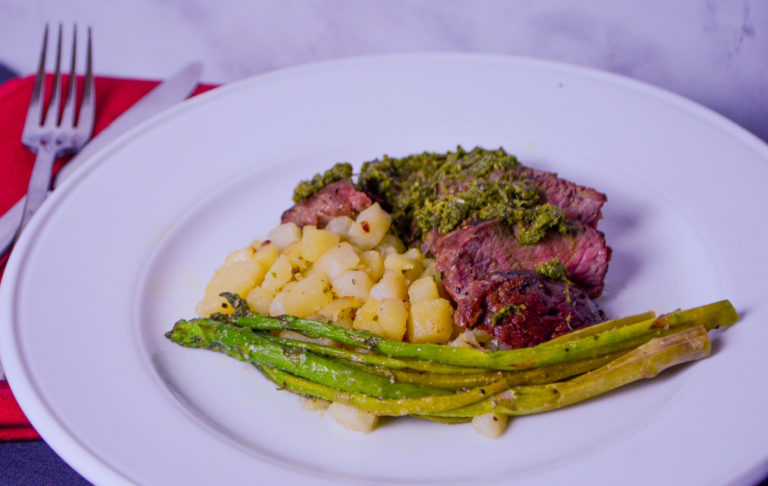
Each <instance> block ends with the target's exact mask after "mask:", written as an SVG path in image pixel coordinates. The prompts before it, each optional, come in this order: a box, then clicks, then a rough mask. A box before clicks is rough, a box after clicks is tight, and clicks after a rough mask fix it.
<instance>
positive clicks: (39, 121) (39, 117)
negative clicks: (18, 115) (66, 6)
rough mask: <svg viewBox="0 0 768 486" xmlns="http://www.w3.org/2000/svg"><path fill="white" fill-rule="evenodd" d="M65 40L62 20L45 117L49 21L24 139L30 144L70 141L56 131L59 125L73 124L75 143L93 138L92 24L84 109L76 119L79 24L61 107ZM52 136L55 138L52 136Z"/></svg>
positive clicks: (88, 45) (87, 53) (84, 89)
mask: <svg viewBox="0 0 768 486" xmlns="http://www.w3.org/2000/svg"><path fill="white" fill-rule="evenodd" d="M61 43H62V25H61V24H59V29H58V38H57V40H56V65H55V71H54V81H53V87H52V91H51V97H50V102H49V104H48V110H47V111H46V113H45V117H43V105H44V98H45V83H46V75H45V64H46V53H47V48H48V25H46V26H45V31H44V33H43V47H42V51H41V53H40V64H39V66H38V69H37V75H36V76H35V84H34V87H33V89H32V97H31V99H30V102H29V109H28V110H27V119H26V121H25V124H24V128H25V130H24V135H25V137H24V138H25V140H24V143H25V144H26V145H27V146H30V147H33V146H34V145H36V143H43V144H47V143H56V144H57V145H66V144H64V143H62V141H60V140H58V139H56V138H55V136H54V132H56V128H57V127H59V126H62V127H68V128H70V134H71V136H72V137H73V139H72V140H70V141H69V142H74V145H81V144H82V143H84V142H85V140H87V139H88V138H89V136H90V134H91V131H92V130H93V122H94V106H95V99H94V94H93V93H94V89H93V67H92V65H93V54H92V46H91V28H90V27H88V43H87V50H86V71H85V82H84V85H83V94H82V99H81V103H80V113H79V114H78V116H77V120H75V115H76V114H75V111H76V109H75V107H76V104H77V103H76V102H77V93H76V91H77V75H76V73H75V67H76V57H77V56H76V52H77V25H75V26H74V28H73V34H72V59H71V63H70V70H69V82H68V86H67V93H66V99H65V101H64V108H63V110H61V111H59V109H60V107H61V98H62V90H61ZM35 127H39V129H38V130H36V129H35ZM71 128H75V131H74V133H72V132H71ZM51 137H54V138H53V139H51ZM78 142H79V143H78ZM62 148H63V147H62Z"/></svg>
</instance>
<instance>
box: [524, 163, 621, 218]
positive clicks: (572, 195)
mask: <svg viewBox="0 0 768 486" xmlns="http://www.w3.org/2000/svg"><path fill="white" fill-rule="evenodd" d="M516 171H517V174H518V175H519V177H521V178H522V179H523V180H525V181H526V182H527V183H528V184H530V185H532V186H534V187H535V188H537V189H538V190H539V191H541V193H542V194H543V195H544V198H545V199H546V202H548V203H549V204H551V205H553V206H557V207H559V208H560V209H562V210H563V212H564V213H565V217H566V218H568V219H574V220H576V221H580V222H582V223H583V224H585V225H587V226H591V227H593V228H594V227H596V226H597V222H598V221H599V220H600V218H602V217H603V214H602V209H603V205H604V204H605V201H606V197H605V194H603V193H601V192H597V191H596V190H594V189H592V188H589V187H584V186H580V185H578V184H575V183H573V182H571V181H567V180H565V179H561V178H559V177H557V174H555V173H552V172H544V171H541V170H536V169H531V168H530V167H524V166H520V167H518V168H517V170H516Z"/></svg>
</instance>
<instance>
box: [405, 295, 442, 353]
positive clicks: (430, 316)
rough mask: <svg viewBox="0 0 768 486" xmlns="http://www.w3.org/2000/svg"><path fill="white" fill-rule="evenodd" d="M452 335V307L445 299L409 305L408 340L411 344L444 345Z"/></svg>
mask: <svg viewBox="0 0 768 486" xmlns="http://www.w3.org/2000/svg"><path fill="white" fill-rule="evenodd" d="M452 333H453V307H451V304H450V302H448V301H447V300H446V299H435V300H429V301H426V302H417V303H415V304H412V305H411V312H410V318H409V319H408V340H409V341H410V342H412V343H435V344H445V343H447V342H448V341H449V340H450V339H451V334H452Z"/></svg>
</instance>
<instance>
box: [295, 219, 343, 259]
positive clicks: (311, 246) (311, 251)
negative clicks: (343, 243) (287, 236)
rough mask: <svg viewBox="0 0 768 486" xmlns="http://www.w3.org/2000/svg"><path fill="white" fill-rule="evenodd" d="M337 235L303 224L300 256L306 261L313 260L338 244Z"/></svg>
mask: <svg viewBox="0 0 768 486" xmlns="http://www.w3.org/2000/svg"><path fill="white" fill-rule="evenodd" d="M339 241H340V239H339V235H337V234H334V233H331V232H330V231H326V230H322V229H317V228H316V227H314V226H305V227H304V232H303V233H302V235H301V246H302V256H303V257H304V259H305V260H307V261H308V262H315V261H316V260H317V259H318V258H319V257H320V255H322V254H323V253H325V252H326V251H328V250H330V249H331V248H333V247H334V246H336V245H338V244H339Z"/></svg>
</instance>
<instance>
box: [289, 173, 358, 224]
mask: <svg viewBox="0 0 768 486" xmlns="http://www.w3.org/2000/svg"><path fill="white" fill-rule="evenodd" d="M371 204H372V202H371V198H369V197H368V196H367V195H366V194H365V193H363V192H359V191H358V190H357V189H355V186H354V185H353V184H352V181H350V180H349V179H343V180H340V181H336V182H334V183H332V184H329V185H327V186H325V187H324V188H323V189H321V190H320V191H318V192H317V193H315V194H314V195H312V196H310V197H308V198H306V199H303V200H301V201H299V202H298V203H296V204H295V205H294V206H293V207H292V208H290V209H288V210H287V211H285V212H284V213H283V216H282V218H281V222H282V223H295V224H296V225H297V226H306V225H315V226H317V227H318V228H321V227H323V226H325V225H326V224H328V221H330V220H332V219H333V218H335V217H337V216H350V217H352V218H354V217H355V216H356V215H357V213H359V212H360V211H362V210H363V209H365V208H367V207H368V206H370V205H371Z"/></svg>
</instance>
